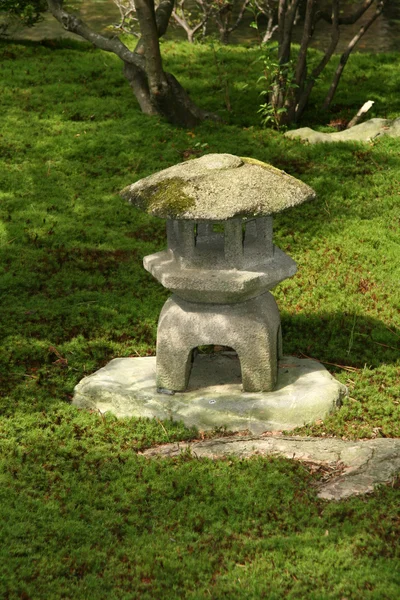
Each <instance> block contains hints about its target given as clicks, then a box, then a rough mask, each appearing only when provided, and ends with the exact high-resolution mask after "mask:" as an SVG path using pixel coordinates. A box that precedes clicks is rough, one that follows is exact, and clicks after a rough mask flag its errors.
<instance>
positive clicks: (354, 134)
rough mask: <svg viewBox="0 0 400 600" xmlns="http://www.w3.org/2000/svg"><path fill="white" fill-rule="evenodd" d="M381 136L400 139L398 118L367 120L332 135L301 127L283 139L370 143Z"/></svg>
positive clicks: (399, 121) (288, 133)
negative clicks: (391, 119) (392, 119)
mask: <svg viewBox="0 0 400 600" xmlns="http://www.w3.org/2000/svg"><path fill="white" fill-rule="evenodd" d="M383 135H387V136H389V137H400V118H398V119H395V120H394V121H390V120H389V119H369V121H365V123H360V124H359V125H355V126H354V127H351V128H350V129H345V130H344V131H336V132H333V133H322V132H320V131H314V130H313V129H311V128H310V127H301V128H300V129H295V130H294V131H287V132H286V133H285V137H289V138H300V139H301V140H304V141H306V142H309V143H310V144H317V143H319V142H354V141H356V142H370V141H371V140H374V139H375V138H377V137H381V136H383Z"/></svg>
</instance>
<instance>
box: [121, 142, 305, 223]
mask: <svg viewBox="0 0 400 600" xmlns="http://www.w3.org/2000/svg"><path fill="white" fill-rule="evenodd" d="M121 195H122V196H123V197H124V198H126V199H127V200H129V201H130V202H132V203H133V204H136V205H137V206H139V207H140V208H142V209H143V210H146V211H147V212H149V213H150V214H152V215H155V216H157V217H163V218H174V219H193V220H204V219H206V220H214V221H224V220H226V219H230V218H232V217H235V216H239V215H240V216H254V215H271V214H273V213H277V212H281V211H282V210H284V209H286V208H289V207H291V206H296V205H298V204H301V203H302V202H305V201H306V200H311V199H313V198H315V192H314V190H312V189H311V188H310V187H309V186H307V185H306V184H305V183H303V182H302V181H299V180H298V179H295V178H294V177H292V176H290V175H288V174H287V173H285V172H284V171H281V170H279V169H276V168H275V167H273V166H271V165H268V164H266V163H263V162H261V161H257V160H255V159H251V158H239V157H238V156H234V155H232V154H207V155H205V156H202V157H201V158H197V159H194V160H190V161H186V162H183V163H180V164H178V165H174V166H173V167H170V168H168V169H165V170H164V171H160V172H159V173H155V174H154V175H150V176H149V177H146V178H145V179H141V180H140V181H137V182H136V183H134V184H133V185H130V186H128V187H126V188H125V189H124V190H123V191H122V192H121Z"/></svg>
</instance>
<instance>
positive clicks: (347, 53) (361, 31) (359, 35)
mask: <svg viewBox="0 0 400 600" xmlns="http://www.w3.org/2000/svg"><path fill="white" fill-rule="evenodd" d="M385 3H386V0H378V3H377V7H376V11H375V12H374V14H373V15H372V16H371V17H370V19H369V20H368V21H367V22H366V23H364V25H362V26H361V27H360V29H359V30H358V33H357V34H356V35H355V36H354V37H353V39H352V40H351V41H350V43H349V45H348V46H347V48H346V50H345V52H343V54H342V56H341V57H340V61H339V66H338V68H337V69H336V72H335V75H334V77H333V81H332V84H331V87H330V88H329V91H328V94H327V96H326V98H325V102H324V106H323V107H324V109H327V108H328V106H329V105H330V103H331V102H332V99H333V96H334V95H335V92H336V88H337V86H338V84H339V80H340V77H341V75H342V73H343V69H344V67H345V66H346V63H347V61H348V59H349V56H350V53H351V52H352V50H353V49H354V47H355V46H356V45H357V44H358V42H359V41H360V39H361V38H362V36H363V35H364V34H365V33H366V31H367V30H368V29H369V28H370V27H371V25H372V23H374V22H375V21H376V19H377V18H378V17H379V15H380V14H381V13H382V11H383V7H384V6H385Z"/></svg>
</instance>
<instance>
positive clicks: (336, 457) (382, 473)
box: [143, 435, 400, 500]
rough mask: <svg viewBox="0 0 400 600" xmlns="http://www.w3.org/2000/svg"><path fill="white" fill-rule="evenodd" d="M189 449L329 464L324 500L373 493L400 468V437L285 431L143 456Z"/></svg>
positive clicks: (187, 445)
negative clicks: (284, 433) (349, 438)
mask: <svg viewBox="0 0 400 600" xmlns="http://www.w3.org/2000/svg"><path fill="white" fill-rule="evenodd" d="M188 451H190V452H192V453H193V455H194V456H196V457H198V458H200V457H207V458H212V459H219V458H224V457H226V456H238V457H240V458H249V457H251V456H254V455H256V454H257V455H261V456H268V455H277V456H284V457H286V458H291V459H295V460H301V461H304V462H306V463H307V462H311V463H317V464H321V465H326V466H328V467H329V468H330V471H331V477H329V478H328V480H327V481H324V482H323V483H322V484H320V485H319V491H318V496H319V497H320V498H322V499H324V500H342V499H344V498H348V497H350V496H354V495H358V494H366V493H369V492H373V491H374V488H375V486H376V485H378V484H384V483H388V482H390V481H392V480H393V478H394V477H395V476H396V475H397V474H399V472H400V439H375V440H368V441H358V442H348V441H343V440H339V439H336V438H307V437H304V438H302V437H287V436H281V435H274V436H271V437H253V436H246V437H244V436H240V437H237V436H236V437H235V436H231V437H223V438H216V439H211V440H206V441H203V442H180V443H179V444H165V445H163V446H158V447H157V448H150V449H149V450H146V451H145V452H143V455H144V456H147V457H148V458H152V457H155V456H161V457H169V456H178V455H179V454H181V453H182V452H188Z"/></svg>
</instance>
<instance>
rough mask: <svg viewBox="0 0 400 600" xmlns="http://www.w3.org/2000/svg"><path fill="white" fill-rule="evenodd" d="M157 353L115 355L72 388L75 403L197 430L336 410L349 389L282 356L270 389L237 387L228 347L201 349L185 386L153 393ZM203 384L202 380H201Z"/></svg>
mask: <svg viewBox="0 0 400 600" xmlns="http://www.w3.org/2000/svg"><path fill="white" fill-rule="evenodd" d="M155 376H156V358H155V357H144V358H116V359H114V360H112V361H111V362H109V363H108V364H107V365H106V366H105V367H103V368H102V369H100V370H99V371H97V372H96V373H94V374H93V375H90V376H88V377H85V378H84V379H82V381H80V382H79V383H78V385H77V386H76V388H75V394H74V399H73V404H74V405H75V406H77V407H79V408H87V409H96V410H100V411H101V412H102V413H104V412H107V411H109V412H111V413H113V414H115V415H116V416H117V417H147V418H153V417H156V418H158V419H173V420H176V421H183V423H184V424H185V425H186V426H188V427H191V426H193V425H194V426H196V427H197V428H198V429H200V430H210V429H214V428H215V427H226V428H227V429H228V430H230V431H241V430H244V429H248V430H249V431H251V432H252V433H254V434H260V433H262V432H264V431H278V430H291V429H294V428H295V427H298V426H302V425H304V424H306V423H312V422H314V421H316V420H317V419H324V418H325V417H326V416H327V415H328V414H329V413H331V412H332V411H334V410H336V408H337V407H338V406H339V405H340V404H341V399H342V398H343V396H344V395H345V394H346V393H347V388H346V387H345V386H343V385H342V384H341V383H339V382H338V381H336V379H334V377H332V375H331V374H330V373H329V372H328V371H327V370H326V369H325V367H324V366H323V365H321V364H320V363H318V362H317V361H314V360H310V359H299V358H295V357H292V356H286V357H283V359H282V360H281V361H280V362H279V370H278V385H277V387H276V389H275V390H274V391H273V392H268V393H267V392H256V393H249V392H246V393H245V392H242V389H241V374H240V363H239V360H238V358H237V355H236V354H235V353H233V352H231V353H229V352H226V353H225V352H220V353H216V354H213V355H206V354H203V355H200V354H199V355H198V356H197V357H196V358H195V360H194V363H193V367H192V373H191V377H190V381H189V387H188V390H187V391H186V392H181V393H180V392H177V393H175V394H173V395H170V394H163V393H158V392H157V390H156V386H155ZM205 386H206V387H205Z"/></svg>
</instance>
